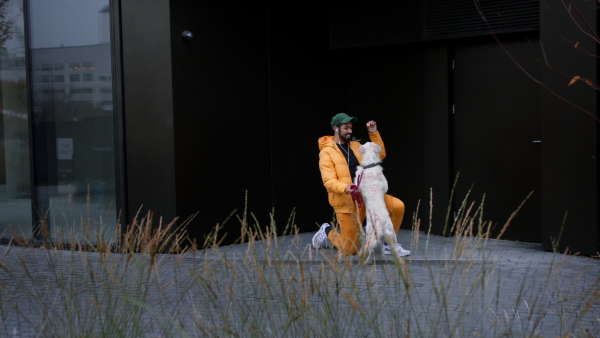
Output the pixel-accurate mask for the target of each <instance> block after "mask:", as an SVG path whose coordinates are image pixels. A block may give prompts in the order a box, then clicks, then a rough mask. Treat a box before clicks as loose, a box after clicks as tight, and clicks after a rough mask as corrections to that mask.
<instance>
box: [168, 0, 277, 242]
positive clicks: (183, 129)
mask: <svg viewBox="0 0 600 338" xmlns="http://www.w3.org/2000/svg"><path fill="white" fill-rule="evenodd" d="M169 10H170V13H171V18H172V20H171V38H172V41H173V43H172V46H171V49H170V50H171V51H172V61H173V63H172V70H173V105H174V135H175V141H174V142H175V158H174V162H175V168H176V175H177V178H176V187H177V214H178V216H180V217H182V218H187V217H189V216H190V215H192V214H194V213H196V212H199V215H198V216H197V217H196V218H195V219H194V220H193V221H192V223H190V225H189V227H188V230H189V232H190V233H191V234H192V236H194V237H196V238H198V239H199V240H202V239H203V235H205V234H208V233H209V232H210V231H212V230H213V228H214V227H215V226H216V225H217V224H218V223H221V224H222V223H223V222H224V221H225V220H226V219H227V217H228V216H229V215H230V214H231V213H232V212H233V211H234V210H237V215H239V216H240V217H243V215H242V212H243V210H244V208H245V206H246V204H245V203H246V201H245V193H246V191H247V192H248V200H247V203H248V204H247V208H248V211H249V212H252V213H253V214H254V215H255V216H256V217H257V219H258V221H259V224H260V225H261V226H266V225H268V222H269V213H270V212H271V206H272V199H271V198H272V187H271V149H270V135H269V133H270V121H269V117H270V116H269V105H268V104H269V97H268V34H267V27H268V26H267V14H268V12H267V2H266V1H261V2H246V1H221V2H189V1H183V0H178V1H171V6H170V9H169ZM185 30H187V31H189V32H191V33H192V34H193V36H194V37H193V39H191V40H190V41H184V40H183V39H182V38H181V34H182V32H183V31H185ZM248 218H249V222H250V224H251V225H253V224H254V220H253V219H252V217H251V216H250V214H248ZM223 232H224V233H227V237H226V239H225V242H224V243H228V242H231V241H235V240H237V239H238V237H239V234H240V223H239V222H238V220H237V218H236V217H233V218H232V219H231V220H230V221H229V222H228V223H227V224H225V228H224V229H223Z"/></svg>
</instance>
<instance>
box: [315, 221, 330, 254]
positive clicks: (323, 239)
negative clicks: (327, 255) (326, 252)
mask: <svg viewBox="0 0 600 338" xmlns="http://www.w3.org/2000/svg"><path fill="white" fill-rule="evenodd" d="M329 227H331V225H330V224H329V223H323V224H321V228H320V229H319V231H317V233H316V234H315V235H314V236H313V238H312V245H313V247H314V248H315V249H317V250H319V249H320V248H327V241H328V239H327V233H326V232H325V230H327V228H329Z"/></svg>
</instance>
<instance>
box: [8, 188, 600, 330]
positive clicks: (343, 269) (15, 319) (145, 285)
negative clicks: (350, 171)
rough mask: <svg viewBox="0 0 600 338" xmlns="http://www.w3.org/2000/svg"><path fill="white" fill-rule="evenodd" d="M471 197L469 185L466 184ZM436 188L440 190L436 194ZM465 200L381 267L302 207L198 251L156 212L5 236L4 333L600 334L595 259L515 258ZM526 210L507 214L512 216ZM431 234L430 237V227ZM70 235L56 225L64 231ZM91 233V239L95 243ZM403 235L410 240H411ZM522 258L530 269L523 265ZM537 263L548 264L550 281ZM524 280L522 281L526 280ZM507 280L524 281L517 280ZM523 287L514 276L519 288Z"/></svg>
mask: <svg viewBox="0 0 600 338" xmlns="http://www.w3.org/2000/svg"><path fill="white" fill-rule="evenodd" d="M469 194H470V193H469ZM430 198H431V199H432V198H433V192H431V194H430ZM468 198H469V195H467V197H466V198H465V199H464V201H463V203H462V204H461V206H460V208H459V210H458V211H457V217H456V218H455V219H454V220H453V221H452V222H450V224H448V225H447V229H449V230H450V232H451V233H452V236H451V237H438V236H434V235H431V233H430V231H431V227H432V225H431V223H432V220H431V215H432V211H431V210H432V208H433V205H432V203H431V202H430V212H429V215H430V219H429V227H428V229H427V230H426V231H425V232H421V230H420V224H421V220H419V219H418V217H416V215H417V214H418V213H417V212H415V214H414V215H415V216H414V217H413V220H412V223H413V234H412V236H409V237H407V238H409V239H411V240H412V249H413V254H412V255H411V256H410V257H408V258H406V259H405V260H396V259H388V258H386V257H383V256H378V257H379V258H377V259H376V260H375V264H373V265H363V264H358V262H357V259H356V257H342V258H341V259H340V258H339V256H338V254H337V252H336V251H335V250H326V249H324V250H319V251H315V250H314V249H313V248H312V246H311V244H310V238H311V235H312V234H302V233H300V232H299V229H298V227H297V226H296V225H295V215H294V213H292V215H291V216H290V217H289V218H288V220H287V224H285V225H284V226H283V227H281V226H277V224H276V222H275V217H274V212H272V214H271V220H270V223H269V224H267V225H260V224H259V223H258V221H257V220H256V217H254V215H253V214H252V213H249V212H248V210H247V207H245V208H244V210H243V211H242V213H241V214H237V212H234V213H232V215H231V216H230V217H229V219H228V221H231V220H232V219H236V220H237V221H238V222H239V223H240V226H241V228H242V231H241V233H242V236H241V238H240V240H239V243H238V244H236V245H230V246H222V245H221V243H222V242H221V241H222V238H223V235H222V233H221V226H220V225H217V226H215V227H214V229H213V231H212V232H211V233H210V234H208V235H207V236H206V238H205V240H204V242H203V243H202V247H201V248H197V247H196V244H195V242H193V241H190V240H189V239H188V237H187V234H186V232H185V223H186V222H182V224H179V225H178V222H177V220H173V221H171V222H168V223H166V222H164V221H163V220H162V219H159V221H158V224H156V223H155V221H154V220H155V218H154V217H153V215H152V213H148V214H146V215H141V214H140V212H138V214H137V215H136V216H135V217H134V219H133V220H132V222H131V224H130V226H128V227H127V228H125V229H120V228H119V229H118V232H119V236H118V238H119V240H118V241H106V240H104V238H105V236H106V234H105V232H104V228H103V227H104V225H103V222H102V220H100V221H98V222H95V223H93V224H92V222H90V221H89V220H87V219H85V218H84V219H83V222H84V223H85V225H86V226H88V225H89V229H87V230H86V231H84V232H83V233H82V234H81V235H80V236H79V237H78V236H75V235H73V234H71V236H66V237H68V238H70V242H69V243H64V242H61V241H57V242H50V241H47V242H48V244H46V245H44V246H43V247H42V248H40V247H34V246H33V245H32V243H31V242H30V241H27V240H26V239H24V238H23V237H22V236H19V234H17V233H16V232H13V242H12V243H11V244H9V245H5V246H2V247H0V332H1V335H2V336H13V335H15V336H122V337H146V336H167V337H170V336H173V337H196V336H209V337H296V336H304V337H314V336H335V337H388V336H393V337H400V336H403V337H467V336H479V337H499V336H509V337H536V336H540V337H541V336H561V337H567V336H578V337H592V336H600V330H599V326H600V324H599V323H598V320H599V316H598V312H597V311H598V308H599V305H598V301H599V299H600V276H597V278H596V279H595V281H594V282H593V283H590V282H589V280H590V278H589V276H588V275H586V274H590V273H591V274H598V271H597V269H596V270H594V269H593V265H591V266H592V268H591V269H590V270H586V271H578V272H577V273H576V274H575V275H572V272H573V271H572V270H569V269H567V267H568V266H569V262H570V260H572V259H581V258H580V257H575V256H569V255H561V254H559V253H548V254H550V255H553V256H552V260H550V261H549V263H547V264H541V266H540V263H536V264H537V265H538V266H533V265H520V266H518V267H517V268H515V265H514V264H513V263H510V264H509V263H507V259H506V258H504V257H503V254H504V251H503V250H504V249H505V248H506V247H507V246H510V245H515V246H518V245H520V243H516V242H506V241H502V240H499V239H492V238H490V234H491V232H492V231H491V227H492V224H493V223H492V222H491V221H486V220H485V218H484V216H483V209H484V200H485V196H484V197H483V198H482V200H481V202H480V203H475V202H471V201H469V200H468ZM515 215H516V214H513V215H510V216H509V217H508V220H507V222H506V223H505V224H504V229H505V228H506V227H507V226H509V224H510V222H511V221H512V219H513V218H514V216H515ZM420 236H426V239H425V240H426V244H425V246H424V247H423V246H421V247H420V246H419V245H418V243H419V237H420ZM62 237H63V236H59V238H62ZM92 243H94V244H92ZM403 244H404V245H406V244H407V243H406V244H405V243H403ZM522 266H525V267H522ZM540 271H541V272H543V274H542V275H541V276H542V277H543V278H540ZM515 279H516V280H518V281H517V282H515ZM507 280H511V281H513V282H511V283H506V281H507ZM515 285H516V286H517V287H516V288H515Z"/></svg>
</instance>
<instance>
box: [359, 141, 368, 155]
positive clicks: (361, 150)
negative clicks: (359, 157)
mask: <svg viewBox="0 0 600 338" xmlns="http://www.w3.org/2000/svg"><path fill="white" fill-rule="evenodd" d="M365 146H366V143H365V144H363V145H361V146H360V147H358V152H359V153H361V154H364V153H365V151H367V149H366V147H365Z"/></svg>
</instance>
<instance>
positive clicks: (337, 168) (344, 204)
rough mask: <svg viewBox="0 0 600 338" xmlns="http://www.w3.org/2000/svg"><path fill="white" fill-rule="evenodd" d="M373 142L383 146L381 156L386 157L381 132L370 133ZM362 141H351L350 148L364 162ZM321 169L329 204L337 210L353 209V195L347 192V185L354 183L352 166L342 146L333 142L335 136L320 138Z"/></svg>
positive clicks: (359, 160) (349, 210)
mask: <svg viewBox="0 0 600 338" xmlns="http://www.w3.org/2000/svg"><path fill="white" fill-rule="evenodd" d="M369 138H370V139H371V142H375V143H377V144H379V145H380V146H381V153H380V155H379V156H380V157H381V159H382V160H383V159H384V158H385V147H384V146H383V141H382V140H381V136H380V135H379V132H378V131H376V132H374V133H369ZM358 147H360V143H358V142H356V141H351V142H350V148H351V149H352V150H353V151H354V155H356V158H357V159H358V162H359V163H361V162H362V154H361V153H359V152H358ZM319 150H320V152H319V170H320V171H321V179H322V180H323V185H324V186H325V189H327V193H328V194H329V204H330V205H331V206H332V207H333V208H334V209H335V212H339V213H349V212H351V211H352V206H353V205H354V204H353V203H352V197H351V195H350V194H348V193H347V192H346V187H347V186H348V185H349V184H352V178H351V176H350V168H349V167H348V161H347V160H346V157H345V156H344V154H342V151H341V150H340V148H339V147H338V146H337V145H336V144H335V142H333V136H331V135H329V136H323V137H321V138H319Z"/></svg>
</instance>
